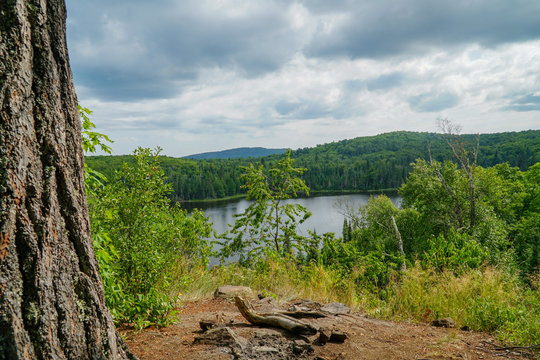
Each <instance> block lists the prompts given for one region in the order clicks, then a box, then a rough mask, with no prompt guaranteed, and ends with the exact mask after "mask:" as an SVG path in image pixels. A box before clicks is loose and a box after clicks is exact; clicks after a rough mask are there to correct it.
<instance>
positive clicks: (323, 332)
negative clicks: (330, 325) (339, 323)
mask: <svg viewBox="0 0 540 360" xmlns="http://www.w3.org/2000/svg"><path fill="white" fill-rule="evenodd" d="M331 336H332V332H331V331H330V330H329V329H326V328H320V329H319V336H318V337H317V340H316V343H317V344H318V345H324V344H326V343H327V342H328V340H330V337H331Z"/></svg>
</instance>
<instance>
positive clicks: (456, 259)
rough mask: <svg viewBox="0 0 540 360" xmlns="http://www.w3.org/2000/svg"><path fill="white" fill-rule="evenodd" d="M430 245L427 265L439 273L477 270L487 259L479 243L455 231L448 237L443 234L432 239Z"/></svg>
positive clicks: (427, 252) (426, 254)
mask: <svg viewBox="0 0 540 360" xmlns="http://www.w3.org/2000/svg"><path fill="white" fill-rule="evenodd" d="M428 244H429V247H428V249H427V251H426V253H425V259H426V261H427V265H428V266H430V267H432V268H434V269H437V270H439V271H441V270H450V271H456V272H462V271H464V270H465V269H476V268H478V267H479V266H481V265H482V264H483V262H484V260H485V259H486V257H487V252H486V250H485V249H484V248H483V247H482V246H481V245H480V244H478V242H476V241H475V240H472V239H469V237H468V235H467V234H463V233H458V232H456V231H454V230H453V229H451V230H450V233H449V234H448V235H446V236H445V235H442V234H441V235H439V236H437V237H432V238H430V239H429V240H428Z"/></svg>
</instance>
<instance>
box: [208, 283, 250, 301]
mask: <svg viewBox="0 0 540 360" xmlns="http://www.w3.org/2000/svg"><path fill="white" fill-rule="evenodd" d="M235 296H241V297H243V298H246V299H253V298H254V295H253V290H251V288H249V287H247V286H233V285H223V286H220V287H218V288H217V289H216V291H214V298H215V299H227V300H231V299H234V297H235Z"/></svg>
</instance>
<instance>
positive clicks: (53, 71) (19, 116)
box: [0, 0, 130, 359]
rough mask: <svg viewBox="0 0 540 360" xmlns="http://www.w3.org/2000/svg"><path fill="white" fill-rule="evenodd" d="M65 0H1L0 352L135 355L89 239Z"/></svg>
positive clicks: (6, 355) (3, 355)
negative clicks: (110, 305) (116, 321)
mask: <svg viewBox="0 0 540 360" xmlns="http://www.w3.org/2000/svg"><path fill="white" fill-rule="evenodd" d="M65 24H66V8H65V4H64V0H2V1H0V359H122V358H128V357H130V354H129V353H128V352H127V351H126V350H125V347H124V345H123V341H122V340H121V338H120V337H119V336H118V335H117V333H116V331H115V329H114V325H113V322H112V318H111V315H110V313H109V311H108V310H107V308H106V306H105V299H104V294H103V285H102V282H101V278H100V276H99V273H98V266H97V262H96V259H95V255H94V250H93V248H92V242H91V239H90V225H89V220H88V209H87V205H86V198H85V193H84V183H83V181H84V179H83V154H82V149H81V125H80V120H79V115H78V112H77V108H76V106H77V99H76V95H75V91H74V87H73V80H72V74H71V69H70V67H69V59H68V54H67V47H66V27H65Z"/></svg>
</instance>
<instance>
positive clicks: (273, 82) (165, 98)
mask: <svg viewBox="0 0 540 360" xmlns="http://www.w3.org/2000/svg"><path fill="white" fill-rule="evenodd" d="M67 5H68V44H69V51H70V58H71V65H72V69H73V75H74V80H75V84H76V86H77V91H78V95H79V99H80V101H81V103H82V104H83V105H85V106H87V107H89V108H91V109H93V110H95V113H94V114H92V119H93V120H94V121H95V122H96V125H97V126H98V128H99V129H105V130H106V131H105V132H106V133H107V134H109V135H111V137H112V138H116V139H120V140H119V141H117V142H116V143H115V150H116V149H118V150H117V151H119V152H126V148H127V149H128V151H127V152H130V151H131V150H132V149H133V144H134V143H135V144H136V145H143V146H155V145H163V147H165V148H167V153H168V154H171V155H181V154H184V155H185V154H190V153H195V152H202V151H209V150H215V149H216V148H215V147H218V146H219V147H220V148H226V147H236V146H248V145H249V146H261V144H262V143H263V142H264V146H269V147H302V146H309V145H313V144H316V143H323V142H328V141H333V140H340V139H343V138H347V137H353V136H356V135H368V134H370V135H374V134H376V133H379V132H383V131H392V130H398V129H399V130H403V129H407V130H413V131H415V130H425V129H433V127H432V125H433V120H434V119H433V117H434V116H435V115H436V114H434V113H436V112H438V111H442V110H446V111H445V116H449V117H452V118H456V119H457V121H460V119H463V121H466V123H467V126H469V127H470V129H465V131H472V132H477V131H480V132H482V131H486V130H489V131H505V130H520V129H523V128H532V127H534V126H537V113H536V112H534V111H540V100H539V95H538V92H537V91H538V81H539V78H538V74H539V73H540V57H539V56H538V55H539V52H538V51H539V49H540V46H539V44H540V21H538V19H539V18H540V2H538V1H537V0H534V1H533V0H531V1H525V0H516V1H513V2H510V1H502V0H490V1H488V0H474V1H471V0H456V1H436V2H435V1H431V0H401V1H393V0H380V1H357V0H335V1H328V0H298V1H289V0H268V1H245V0H155V1H142V0H132V1H127V0H115V1H105V0H95V1H80V0H74V1H69V2H68V4H67ZM430 89H433V90H432V91H431V92H430ZM505 105H506V106H505ZM508 111H513V113H512V118H513V121H512V122H508V121H507V119H508ZM404 119H406V120H404ZM336 124H339V126H336ZM531 124H532V125H531ZM433 130H434V129H433ZM299 133H301V134H302V136H298V134H299ZM224 134H226V136H223V135H224ZM123 141H125V143H122V142H123Z"/></svg>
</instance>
